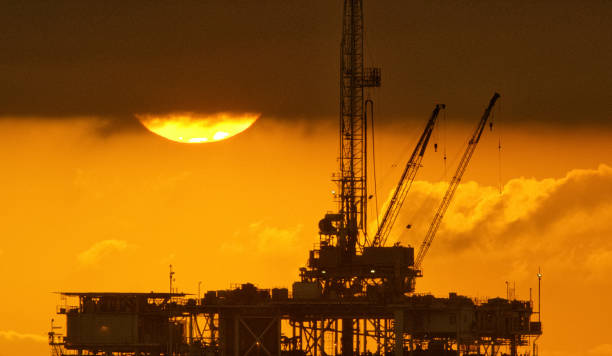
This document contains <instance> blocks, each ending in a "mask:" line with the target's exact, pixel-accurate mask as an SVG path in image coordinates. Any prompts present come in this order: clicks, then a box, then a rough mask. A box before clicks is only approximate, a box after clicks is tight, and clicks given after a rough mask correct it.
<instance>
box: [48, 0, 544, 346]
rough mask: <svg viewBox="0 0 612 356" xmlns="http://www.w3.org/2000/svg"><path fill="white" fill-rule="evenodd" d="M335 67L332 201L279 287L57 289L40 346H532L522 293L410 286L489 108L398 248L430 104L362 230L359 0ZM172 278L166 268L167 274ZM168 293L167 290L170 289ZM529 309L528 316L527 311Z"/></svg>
mask: <svg viewBox="0 0 612 356" xmlns="http://www.w3.org/2000/svg"><path fill="white" fill-rule="evenodd" d="M340 55H341V66H340V96H341V98H340V159H339V165H340V167H339V173H338V174H337V175H335V176H334V180H335V181H336V183H337V185H338V193H337V194H336V199H337V202H338V211H337V212H334V213H328V214H325V216H324V217H323V219H322V220H321V221H320V222H319V230H320V232H319V241H318V244H317V247H316V248H315V249H313V250H312V251H310V254H309V259H308V265H307V266H306V267H303V268H300V271H299V272H300V273H299V277H300V278H299V280H298V281H296V282H295V283H293V286H292V288H291V293H289V288H278V289H272V290H268V289H259V288H257V287H255V286H254V285H253V284H248V283H247V284H243V285H241V286H240V287H238V288H234V289H229V290H218V291H208V292H206V293H205V294H204V297H203V298H190V297H188V296H187V295H186V294H181V293H62V294H61V295H62V300H63V301H62V304H61V305H60V306H59V307H58V314H61V315H65V317H66V328H65V334H60V333H58V332H56V330H55V329H56V327H52V330H51V332H50V333H49V343H50V346H51V350H52V355H54V356H62V355H114V356H118V355H131V356H139V355H151V356H152V355H155V356H159V355H165V356H170V355H181V356H187V355H190V356H191V355H194V356H195V355H198V356H203V355H211V356H212V355H220V356H246V355H253V356H255V355H267V356H277V355H283V356H306V355H309V356H310V355H312V356H318V355H321V356H326V355H342V356H353V355H395V356H403V355H492V356H494V355H504V354H508V355H513V356H514V355H519V354H521V355H535V354H537V347H536V344H535V340H537V338H538V337H539V336H540V335H541V333H542V327H541V323H540V321H539V320H538V321H532V320H531V319H532V316H533V315H534V314H536V313H535V312H534V311H533V309H532V303H531V301H519V300H514V299H512V300H511V299H510V298H508V299H502V298H494V299H489V300H487V301H484V302H477V301H475V300H473V299H470V298H468V297H465V296H461V295H457V294H455V293H449V295H448V298H437V297H434V296H432V295H422V294H417V293H415V284H416V279H417V278H418V277H420V276H422V272H421V266H422V263H423V260H424V258H425V256H426V254H427V251H428V249H429V247H430V246H431V243H432V241H433V239H434V237H435V234H436V232H437V230H438V227H439V226H440V223H441V221H442V218H443V216H444V214H445V212H446V209H447V208H448V206H449V204H450V203H451V200H452V198H453V195H454V193H455V191H456V189H457V187H458V186H459V182H460V181H461V178H462V176H463V173H464V172H465V170H466V168H467V166H468V163H469V161H470V158H471V157H472V155H473V153H474V151H475V149H476V146H477V144H478V142H479V140H480V137H481V135H482V134H483V131H484V129H485V127H486V125H487V121H488V119H489V116H490V113H491V110H492V108H493V107H494V105H495V103H496V101H497V99H498V98H499V95H498V94H497V93H495V94H494V95H493V97H492V98H491V99H490V102H489V103H488V105H487V107H486V108H485V111H484V113H483V115H482V117H481V118H480V120H479V121H478V124H477V126H476V128H475V130H474V132H473V133H472V135H471V137H470V138H469V141H468V145H467V149H466V151H465V152H464V154H463V156H462V158H461V160H460V162H459V165H458V167H457V170H456V172H455V175H454V176H453V178H452V180H451V182H450V184H449V187H448V190H447V192H446V194H445V195H444V197H443V199H442V202H441V203H440V206H439V207H438V210H437V211H436V213H435V215H434V219H433V221H432V223H431V225H430V227H429V230H428V231H427V233H426V236H425V237H424V240H423V243H422V244H421V246H420V248H419V250H418V252H417V254H416V257H415V253H414V249H413V248H412V247H410V246H401V245H399V244H397V243H396V244H395V245H393V246H386V242H387V239H388V237H389V234H390V232H391V228H392V227H393V224H394V222H395V221H396V219H397V217H398V214H399V211H400V209H401V207H402V204H403V202H404V200H405V198H406V195H407V193H408V191H409V190H410V186H411V184H412V182H413V180H414V178H415V176H416V174H417V171H418V170H419V168H420V167H421V160H422V159H423V156H424V154H425V151H426V149H427V146H428V144H429V141H430V137H431V135H432V132H433V130H434V127H435V125H436V121H437V118H438V114H439V113H440V111H441V110H444V109H445V107H444V105H442V104H440V105H436V106H435V108H434V110H433V112H432V114H431V117H430V118H429V119H428V121H427V123H426V125H425V129H424V131H423V133H422V135H421V136H420V139H419V140H418V142H417V145H416V147H415V148H414V151H413V152H412V155H411V157H410V159H409V161H408V163H407V164H406V167H405V169H404V171H403V173H402V175H401V177H400V180H399V183H398V185H397V187H396V188H395V190H394V192H393V195H392V197H391V199H390V201H389V203H388V204H387V206H386V208H385V211H384V212H383V214H381V220H380V223H379V224H378V226H377V229H376V232H375V234H373V236H372V235H371V234H370V235H369V234H368V228H367V221H368V220H367V208H366V207H367V202H368V198H369V196H368V187H367V176H368V174H367V167H368V163H367V158H368V154H367V147H368V144H367V139H368V123H369V122H370V119H372V118H373V104H374V103H373V101H372V100H369V99H366V97H365V96H364V91H365V90H366V88H374V87H378V86H380V84H381V71H380V69H379V68H370V67H365V66H364V46H363V8H362V0H345V1H344V8H343V19H342V42H341V54H340ZM170 280H171V282H170V283H172V272H171V275H170ZM171 291H172V288H171ZM538 319H539V318H538Z"/></svg>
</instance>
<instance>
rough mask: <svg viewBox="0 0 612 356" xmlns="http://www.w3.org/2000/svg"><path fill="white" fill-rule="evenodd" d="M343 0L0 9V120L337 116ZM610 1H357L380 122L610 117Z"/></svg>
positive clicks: (45, 4) (49, 4) (7, 4)
mask: <svg viewBox="0 0 612 356" xmlns="http://www.w3.org/2000/svg"><path fill="white" fill-rule="evenodd" d="M341 6H342V4H341V1H339V0H338V1H329V0H325V1H323V0H319V1H281V0H276V1H265V0H259V1H175V2H171V1H166V2H161V1H97V2H96V1H59V0H58V1H4V2H3V5H1V8H0V10H1V11H0V23H1V25H0V26H1V28H2V30H1V31H0V45H1V51H0V73H2V81H1V83H2V84H0V116H5V117H6V116H39V117H55V118H57V117H73V116H97V117H105V118H109V119H112V120H114V122H115V123H116V124H118V125H115V126H117V127H119V128H120V127H123V125H126V126H129V125H133V124H134V118H133V114H134V113H138V112H168V111H199V112H215V111H228V110H231V111H258V112H262V113H263V114H264V117H275V118H286V119H290V118H305V119H309V118H320V117H333V116H335V115H336V113H337V109H338V104H337V101H338V100H337V98H338V88H337V86H338V73H337V72H338V62H339V60H338V52H339V51H338V43H339V37H340V21H341V17H340V16H341ZM610 18H612V3H611V2H609V1H541V2H531V1H529V2H527V1H521V2H518V1H502V0H497V1H404V0H402V1H366V6H365V20H366V28H367V33H368V34H367V51H368V55H367V56H366V59H367V60H368V61H370V62H372V63H373V64H375V65H379V66H381V67H382V68H383V88H381V89H380V90H379V92H378V93H377V94H375V98H376V99H378V103H379V105H378V106H379V108H381V112H380V114H381V115H382V116H385V117H387V118H388V119H389V120H392V119H394V118H402V117H414V116H418V117H424V116H426V115H427V113H428V112H429V110H431V108H432V105H433V104H434V103H437V102H445V103H446V104H447V105H448V107H449V115H450V114H452V115H453V116H455V117H470V118H471V117H473V116H474V115H479V114H480V111H481V110H482V107H484V105H485V104H486V102H487V100H488V98H489V96H490V95H491V93H492V92H493V91H494V90H497V91H500V92H501V93H502V94H503V98H504V101H503V113H504V117H505V118H506V119H507V120H528V121H534V120H536V121H549V122H564V123H569V124H589V123H601V122H604V121H606V120H609V119H610V118H612V71H611V69H610V65H609V63H612V42H611V41H610V40H609V36H610V33H612V21H610Z"/></svg>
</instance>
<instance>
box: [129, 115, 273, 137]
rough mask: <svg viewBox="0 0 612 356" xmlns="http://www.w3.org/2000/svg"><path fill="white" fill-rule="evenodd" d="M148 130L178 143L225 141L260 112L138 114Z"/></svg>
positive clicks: (248, 125) (246, 127)
mask: <svg viewBox="0 0 612 356" xmlns="http://www.w3.org/2000/svg"><path fill="white" fill-rule="evenodd" d="M135 116H136V118H137V119H138V120H140V122H141V123H142V125H143V126H144V127H146V128H147V130H149V131H151V132H153V133H155V134H157V135H159V136H162V137H164V138H167V139H169V140H172V141H176V142H183V143H204V142H214V141H220V140H224V139H226V138H229V137H232V136H234V135H237V134H239V133H241V132H242V131H244V130H246V129H248V128H249V127H250V126H251V125H253V123H254V122H255V121H256V120H257V119H258V118H259V117H260V116H261V115H260V114H254V113H244V114H232V113H217V114H212V115H202V114H196V113H173V114H166V115H153V114H137V115H135Z"/></svg>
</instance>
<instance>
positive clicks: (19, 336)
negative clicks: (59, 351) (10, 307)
mask: <svg viewBox="0 0 612 356" xmlns="http://www.w3.org/2000/svg"><path fill="white" fill-rule="evenodd" d="M0 338H2V339H5V340H8V341H34V342H47V341H48V338H47V337H46V336H43V335H39V334H25V333H19V332H16V331H14V330H0Z"/></svg>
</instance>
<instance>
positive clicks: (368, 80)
mask: <svg viewBox="0 0 612 356" xmlns="http://www.w3.org/2000/svg"><path fill="white" fill-rule="evenodd" d="M340 58H341V63H340V160H339V161H340V176H339V177H338V184H339V190H340V211H339V214H340V218H341V220H340V226H339V230H338V236H337V237H338V246H339V247H340V250H341V251H342V252H344V256H343V259H346V260H348V261H347V262H350V260H351V257H352V256H353V255H355V253H356V249H357V245H358V244H361V245H363V244H365V241H366V239H367V238H366V229H367V209H366V205H367V181H366V180H367V149H366V133H367V132H366V131H367V123H366V120H365V110H364V95H363V94H364V88H365V87H378V86H380V69H378V68H369V69H367V70H364V63H363V9H362V0H345V1H344V11H343V20H342V42H341V53H340Z"/></svg>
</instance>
